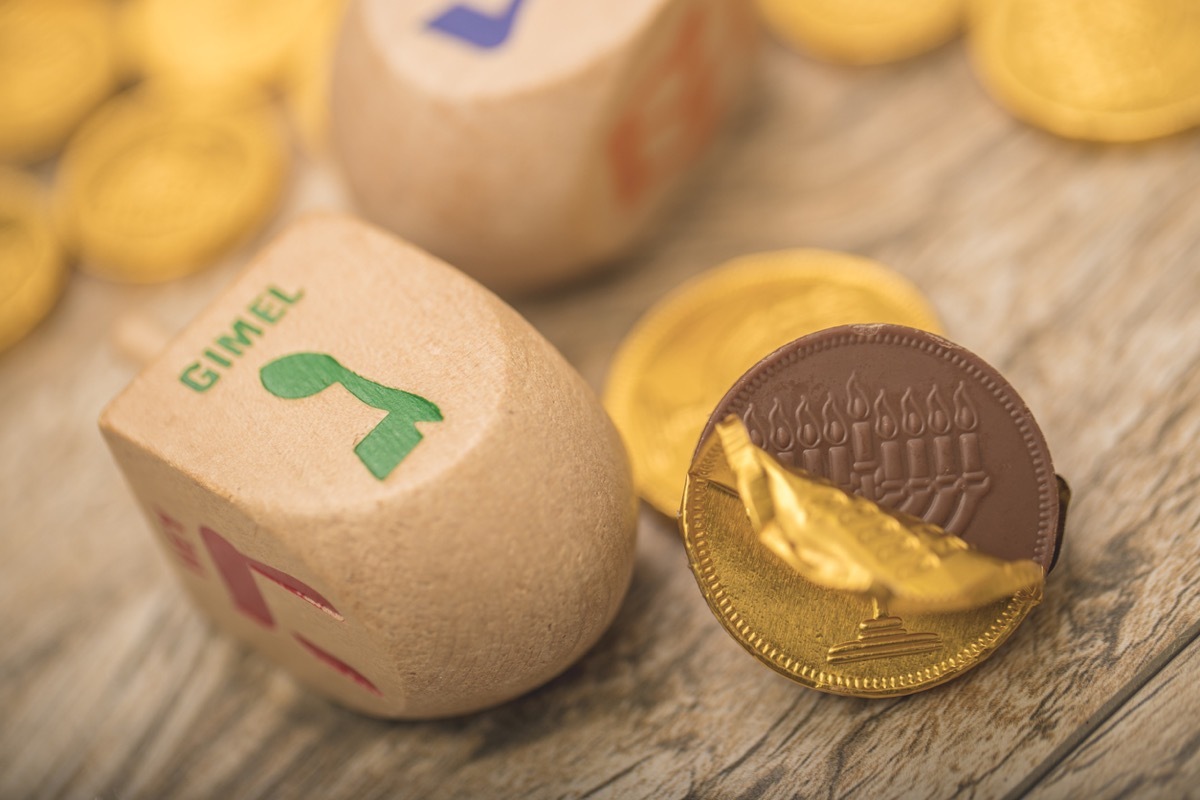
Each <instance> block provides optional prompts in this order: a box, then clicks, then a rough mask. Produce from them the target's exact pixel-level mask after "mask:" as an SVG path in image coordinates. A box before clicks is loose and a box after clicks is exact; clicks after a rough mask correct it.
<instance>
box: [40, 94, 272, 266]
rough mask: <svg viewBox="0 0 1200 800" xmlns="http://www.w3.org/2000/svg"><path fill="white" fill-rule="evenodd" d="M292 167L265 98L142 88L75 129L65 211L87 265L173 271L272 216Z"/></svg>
mask: <svg viewBox="0 0 1200 800" xmlns="http://www.w3.org/2000/svg"><path fill="white" fill-rule="evenodd" d="M284 171H285V154H284V144H283V141H282V139H281V137H280V133H279V130H278V126H277V125H276V122H275V120H274V118H273V117H272V116H271V114H270V113H269V112H268V111H267V110H266V108H265V107H264V106H260V105H253V104H245V103H243V104H240V105H238V106H237V107H233V106H229V107H224V106H221V105H220V104H218V103H215V102H212V101H208V100H202V101H199V102H197V103H195V104H188V103H184V102H182V101H180V102H174V101H172V100H171V99H170V98H164V97H160V96H157V95H155V94H153V93H151V92H139V93H136V94H132V95H125V96H121V97H118V98H116V99H114V100H112V101H111V102H110V103H109V104H107V105H106V106H104V107H103V108H102V109H100V111H99V112H97V114H96V115H95V116H94V117H93V118H92V119H90V120H89V121H88V122H87V123H86V124H85V125H84V127H83V128H82V129H81V130H80V132H79V133H78V134H77V135H76V137H75V138H74V139H72V141H71V143H70V145H69V146H68V148H67V151H66V153H65V155H64V157H63V161H62V173H61V178H60V181H59V187H58V189H59V206H60V216H61V220H62V223H63V227H64V230H65V232H66V234H67V236H68V239H69V241H70V243H71V245H72V246H73V247H75V248H76V249H77V250H78V251H79V253H80V255H81V257H82V264H81V266H82V268H83V269H85V270H86V271H88V272H91V273H93V274H95V275H98V276H99V277H103V278H109V279H112V280H119V281H129V282H135V283H149V282H156V281H165V280H171V279H173V278H178V277H181V276H183V275H186V274H188V273H191V272H194V271H195V270H197V269H199V268H201V267H204V266H206V265H208V264H209V263H211V262H212V261H213V260H214V259H216V258H217V257H219V256H220V255H222V254H223V253H225V252H226V251H228V250H229V249H231V248H232V247H233V246H234V245H236V244H238V243H239V242H240V241H241V240H243V239H244V238H246V237H247V236H248V235H250V234H251V233H252V232H254V231H255V230H257V229H258V228H259V227H260V226H261V225H263V223H265V221H266V220H267V218H268V217H269V216H270V214H271V212H272V211H273V209H274V208H275V205H276V202H277V200H278V198H279V195H280V191H281V188H282V183H283V177H284Z"/></svg>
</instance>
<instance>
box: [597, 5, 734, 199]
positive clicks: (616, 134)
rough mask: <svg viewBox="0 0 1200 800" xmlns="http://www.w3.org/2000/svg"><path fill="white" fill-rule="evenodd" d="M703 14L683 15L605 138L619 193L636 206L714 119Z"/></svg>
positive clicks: (694, 151) (697, 145) (684, 160)
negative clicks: (666, 47) (667, 45)
mask: <svg viewBox="0 0 1200 800" xmlns="http://www.w3.org/2000/svg"><path fill="white" fill-rule="evenodd" d="M707 24H708V21H707V16H706V14H705V13H704V12H703V11H700V10H694V11H692V12H691V13H690V15H689V16H688V17H687V18H686V19H684V21H683V25H682V26H681V27H680V30H679V34H678V37H677V38H676V40H675V43H674V44H673V45H672V47H671V50H670V52H669V53H668V54H667V57H666V58H665V59H664V60H663V61H662V63H660V64H659V65H658V66H657V67H656V68H654V69H652V70H651V71H650V73H649V74H648V75H646V76H645V77H644V78H643V79H642V82H641V84H640V85H638V86H637V87H636V88H635V89H634V93H633V96H632V97H631V98H630V101H629V106H628V108H627V109H626V110H625V111H624V113H623V114H622V116H621V118H620V119H619V120H618V121H617V124H616V127H615V128H614V129H613V133H612V138H611V139H610V141H609V155H610V157H611V159H612V166H613V178H614V180H615V182H616V190H617V197H618V199H619V200H620V201H621V203H622V204H623V205H624V206H625V207H627V208H634V207H636V206H637V205H638V204H639V203H640V202H641V201H642V199H643V198H644V196H645V195H646V194H647V193H648V192H649V191H651V190H652V189H653V188H654V187H655V186H656V185H658V184H659V183H661V182H662V181H664V180H666V179H667V178H670V177H672V176H674V175H675V174H677V173H679V172H681V171H682V170H683V169H684V168H685V167H686V166H687V165H688V164H689V163H691V161H693V160H694V159H695V158H696V156H698V155H699V154H700V152H701V151H702V150H703V149H704V145H705V144H706V143H707V142H708V140H709V138H710V137H711V136H712V133H713V130H714V129H715V128H716V122H717V110H718V109H717V101H716V96H715V95H716V75H715V71H714V69H713V65H712V64H711V63H709V60H708V56H707V54H706V53H705V41H704V40H705V34H706V29H707Z"/></svg>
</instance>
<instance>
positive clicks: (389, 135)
mask: <svg viewBox="0 0 1200 800" xmlns="http://www.w3.org/2000/svg"><path fill="white" fill-rule="evenodd" d="M753 15H754V9H753V5H752V4H751V3H749V2H746V0H604V2H598V1H597V0H470V1H469V2H457V1H456V0H415V1H414V2H405V3H397V2H394V1H393V0H358V1H357V2H355V3H354V4H353V5H352V6H351V8H350V10H349V12H348V15H347V18H346V21H345V24H344V26H343V30H342V40H341V44H340V47H339V52H338V56H337V59H336V66H335V70H334V79H333V100H332V103H333V110H334V113H333V123H334V140H335V143H336V147H337V150H338V153H339V156H340V159H341V161H342V164H343V166H344V168H345V173H346V175H347V177H348V179H349V182H350V184H351V187H352V189H353V190H354V192H355V194H356V196H357V198H358V200H359V203H360V205H361V207H362V209H363V211H364V212H365V213H366V214H367V215H368V216H369V217H371V218H372V219H374V220H375V221H377V222H379V223H380V224H382V225H384V226H386V227H388V228H391V229H392V230H394V231H396V232H398V233H400V234H401V235H403V236H405V237H407V238H409V239H411V240H412V241H414V242H415V243H417V244H418V245H420V246H422V247H426V248H428V249H429V250H430V251H431V252H433V253H436V254H438V255H440V256H442V257H443V258H446V259H447V260H448V261H450V262H451V263H453V264H455V265H456V266H459V267H461V268H463V269H464V270H466V271H468V272H469V273H471V274H472V275H474V276H476V277H477V278H479V279H480V280H481V281H482V282H483V283H485V284H487V285H489V286H491V287H493V288H496V289H498V290H501V291H523V290H528V289H533V288H537V287H541V286H546V285H549V284H552V283H555V282H559V281H562V280H565V279H568V278H571V277H573V276H576V275H578V274H579V273H581V272H583V271H584V270H586V269H587V268H588V267H590V266H592V265H594V264H597V263H599V262H601V261H603V260H605V259H607V258H610V257H612V256H613V255H615V254H616V253H617V252H619V251H620V250H622V249H623V248H625V247H626V246H628V245H629V244H630V242H631V241H632V240H633V239H634V238H635V237H636V236H637V235H638V234H639V233H641V232H642V231H643V230H645V229H646V228H647V226H648V225H649V224H650V223H651V221H652V220H653V218H654V216H655V213H656V212H657V211H659V210H660V209H661V208H662V207H663V205H664V203H665V202H666V200H667V198H668V197H669V195H670V194H671V190H672V189H673V188H675V187H676V185H677V184H678V183H679V181H680V179H681V178H682V177H683V176H684V175H685V174H686V172H687V171H688V168H689V167H690V166H691V165H692V164H693V163H695V162H696V160H697V159H698V158H699V157H700V156H701V155H702V154H703V153H704V152H705V150H706V148H707V146H708V144H709V142H710V141H711V140H712V138H713V135H714V133H715V132H716V130H717V128H718V126H719V123H720V122H721V120H722V118H723V117H724V116H725V115H726V114H727V112H728V111H729V110H730V109H731V108H732V107H733V106H734V105H735V100H736V97H737V95H738V93H739V90H740V88H741V86H742V85H743V82H744V79H745V77H746V76H747V74H748V72H749V66H750V62H751V55H752V53H753V50H754V44H755V40H756V38H757V37H756V28H755V24H756V23H755V19H754V16H753Z"/></svg>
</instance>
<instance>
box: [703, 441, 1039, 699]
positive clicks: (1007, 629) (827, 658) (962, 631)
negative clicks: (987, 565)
mask: <svg viewBox="0 0 1200 800" xmlns="http://www.w3.org/2000/svg"><path fill="white" fill-rule="evenodd" d="M733 485H736V479H735V477H734V474H733V471H732V470H731V469H730V467H729V465H728V464H727V463H726V460H725V454H724V451H723V449H722V445H721V441H720V437H717V436H709V437H708V438H707V439H706V440H705V441H704V443H703V444H702V445H701V447H700V450H699V451H698V453H697V454H696V459H695V462H694V463H693V465H692V469H691V472H690V473H689V475H688V478H687V484H686V488H685V491H684V499H683V509H682V513H681V517H680V527H681V529H682V532H683V537H684V541H685V544H686V546H687V553H688V561H689V563H690V565H691V568H692V572H693V573H694V574H695V576H696V580H697V582H698V583H699V585H700V590H701V592H702V593H703V594H704V598H705V600H706V601H707V602H708V605H709V608H710V609H711V610H712V612H713V614H715V615H716V617H717V619H718V620H720V621H721V624H722V625H723V626H724V627H725V629H726V630H727V631H728V632H729V634H730V635H731V636H733V637H734V639H736V640H737V641H738V643H739V644H741V645H742V646H743V647H744V648H746V649H747V650H748V651H750V653H752V654H753V655H754V656H755V657H756V658H757V659H758V660H759V661H761V662H762V663H764V664H766V665H767V666H768V667H770V668H771V669H773V670H775V671H776V672H778V673H780V674H782V675H784V676H785V677H788V678H790V679H792V680H794V681H796V682H797V683H800V684H802V685H804V686H808V687H809V688H812V689H819V690H821V691H824V692H830V693H832V694H840V695H850V696H854V697H893V696H897V695H904V694H911V693H913V692H917V691H920V690H922V689H927V688H930V687H932V686H936V685H937V684H940V683H944V682H946V681H948V680H950V679H952V678H954V677H956V676H958V675H960V674H962V673H963V672H965V671H966V670H969V669H971V668H972V667H974V666H976V665H977V664H979V663H980V662H982V661H983V660H984V659H986V658H987V657H988V656H990V655H991V654H992V653H993V652H994V651H995V649H996V648H997V647H999V646H1000V645H1001V644H1002V643H1003V642H1004V641H1005V640H1006V639H1007V638H1008V637H1009V636H1010V635H1011V634H1012V632H1013V631H1014V630H1015V629H1016V628H1017V626H1018V625H1019V624H1020V623H1021V621H1022V620H1024V619H1025V617H1026V615H1027V614H1028V613H1029V611H1030V610H1031V609H1032V608H1033V607H1034V606H1035V605H1037V603H1038V602H1039V601H1040V599H1041V585H1040V584H1039V585H1037V586H1036V587H1034V588H1031V589H1028V590H1022V591H1019V592H1017V593H1016V594H1015V595H1013V596H1011V597H1008V598H1005V599H1002V600H999V601H996V602H993V603H989V604H987V605H984V606H981V607H979V608H975V609H972V610H969V611H955V612H940V613H916V612H913V613H905V614H904V615H903V616H902V617H901V616H897V615H894V614H891V613H889V612H888V610H887V609H886V607H883V606H881V605H880V603H879V601H878V600H874V599H872V598H871V597H869V596H868V595H866V594H862V593H857V592H849V591H841V590H837V589H830V588H825V587H822V586H818V585H817V584H815V583H811V582H809V581H808V580H806V579H805V578H803V577H801V576H800V574H799V573H798V572H797V571H796V570H794V569H792V568H791V567H790V566H788V564H787V563H786V562H785V561H784V560H782V559H780V558H777V557H775V555H774V554H773V553H771V552H769V551H768V549H767V548H766V547H764V545H763V544H762V542H760V541H759V539H758V537H757V536H756V535H755V533H754V530H753V527H752V524H751V522H750V518H749V517H748V516H747V512H746V508H745V506H744V505H743V503H742V500H741V498H740V497H739V496H738V494H737V493H736V492H735V491H730V489H729V488H728V487H730V486H733Z"/></svg>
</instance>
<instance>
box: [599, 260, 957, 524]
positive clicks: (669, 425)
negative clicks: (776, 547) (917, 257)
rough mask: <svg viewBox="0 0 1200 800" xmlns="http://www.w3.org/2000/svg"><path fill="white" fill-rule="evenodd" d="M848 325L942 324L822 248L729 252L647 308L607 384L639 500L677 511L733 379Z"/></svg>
mask: <svg viewBox="0 0 1200 800" xmlns="http://www.w3.org/2000/svg"><path fill="white" fill-rule="evenodd" d="M855 322H895V323H899V324H901V325H908V326H910V327H914V328H920V329H923V330H927V331H932V332H934V333H940V332H941V324H940V323H939V322H938V318H937V316H936V314H935V313H934V311H933V309H932V308H930V306H929V304H928V303H927V302H926V300H925V299H924V297H922V295H921V293H920V292H919V291H918V290H917V289H916V288H915V287H914V286H913V285H912V284H911V283H909V282H908V281H907V280H905V279H904V278H902V277H901V276H900V275H898V274H897V273H895V272H893V271H891V270H889V269H887V268H886V267H883V266H882V265H880V264H877V263H876V262H874V261H871V260H869V259H865V258H859V257H857V256H852V255H847V254H845V253H834V252H829V251H824V250H785V251H782V252H778V253H763V254H758V255H752V256H746V257H743V258H739V259H735V260H733V261H731V262H729V263H728V264H726V265H724V266H722V267H719V268H717V269H715V270H713V271H711V272H708V273H706V274H704V275H701V276H700V277H699V278H696V279H695V280H693V281H691V282H689V283H687V284H685V285H684V286H682V287H680V288H679V289H677V290H676V291H675V292H673V293H672V294H671V295H669V296H668V297H666V298H665V299H664V300H662V301H661V302H659V303H658V304H657V305H656V306H654V308H652V309H651V310H650V311H648V312H647V313H646V315H645V316H644V317H643V318H642V319H641V320H640V321H639V322H638V324H637V326H636V327H635V328H634V329H633V331H632V332H631V333H630V334H629V336H627V337H626V339H625V341H624V342H623V343H622V344H621V347H620V349H619V350H618V351H617V354H616V356H615V358H614V359H613V364H612V367H611V369H610V370H609V376H608V382H607V385H606V386H605V391H604V405H605V407H606V408H607V409H608V413H609V414H610V415H611V416H612V418H613V421H614V422H615V423H616V426H617V429H618V430H620V432H621V436H622V438H623V439H624V440H625V445H626V447H627V448H628V449H629V452H630V457H631V459H632V461H633V473H634V482H635V484H636V485H637V488H638V492H639V493H640V494H641V496H642V498H643V499H645V500H646V501H647V502H648V503H650V505H652V506H654V507H655V508H656V509H658V510H659V511H661V512H662V513H664V514H669V515H671V516H674V515H675V514H676V513H677V512H678V511H679V501H680V497H681V496H682V494H683V483H684V476H685V475H686V474H687V470H688V465H689V464H690V463H691V458H692V453H693V451H694V450H695V448H696V443H697V441H698V440H699V438H700V433H701V431H703V430H704V425H705V423H706V422H707V420H708V415H709V414H710V413H712V410H713V408H715V407H716V405H717V403H718V402H720V400H721V398H722V397H723V396H724V395H725V392H726V390H728V389H729V387H730V386H732V385H733V383H734V381H736V380H737V379H738V378H739V377H741V375H742V374H743V373H744V372H745V371H746V370H748V369H749V368H750V367H752V366H753V365H754V364H756V363H757V362H758V361H759V360H760V359H762V358H764V357H765V356H767V355H768V354H770V353H771V352H772V351H774V350H775V349H777V348H779V347H781V346H782V345H784V344H787V343H788V342H790V341H792V340H793V339H797V338H799V337H801V336H804V335H805V334H809V333H812V332H814V331H818V330H822V329H824V328H830V327H833V326H835V325H845V324H850V323H855Z"/></svg>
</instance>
